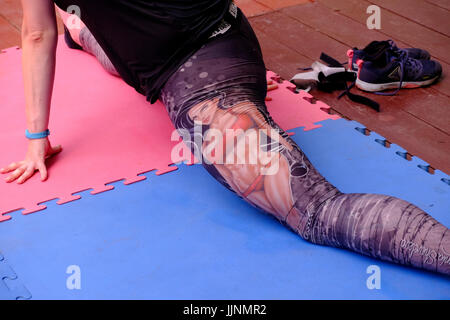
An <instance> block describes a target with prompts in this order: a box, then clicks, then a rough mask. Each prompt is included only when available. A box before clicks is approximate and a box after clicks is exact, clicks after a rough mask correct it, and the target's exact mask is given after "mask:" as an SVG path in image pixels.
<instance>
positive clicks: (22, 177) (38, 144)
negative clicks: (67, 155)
mask: <svg viewBox="0 0 450 320" xmlns="http://www.w3.org/2000/svg"><path fill="white" fill-rule="evenodd" d="M61 150H62V148H61V146H60V145H59V146H56V147H52V146H51V144H50V141H49V140H48V138H44V139H36V140H30V141H29V143H28V151H27V154H26V156H25V160H23V161H20V162H13V163H11V164H10V165H9V166H7V167H6V168H1V169H0V173H9V172H12V173H11V174H10V175H9V176H8V177H7V178H5V181H6V182H8V183H10V182H13V181H15V180H17V183H19V184H22V183H24V182H25V181H27V180H28V179H29V178H31V177H32V176H33V175H34V173H35V171H36V170H39V172H40V174H41V181H45V180H46V179H47V177H48V174H47V168H46V166H45V160H46V159H48V158H49V157H51V156H53V155H55V154H57V153H59V152H61Z"/></svg>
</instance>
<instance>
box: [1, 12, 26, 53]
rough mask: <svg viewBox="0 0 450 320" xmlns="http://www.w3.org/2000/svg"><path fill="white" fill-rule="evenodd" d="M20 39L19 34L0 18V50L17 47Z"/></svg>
mask: <svg viewBox="0 0 450 320" xmlns="http://www.w3.org/2000/svg"><path fill="white" fill-rule="evenodd" d="M20 38H21V37H20V32H19V31H18V30H17V29H15V28H14V27H13V26H12V25H11V24H10V23H9V22H8V21H7V20H6V19H5V18H3V17H2V16H0V49H6V48H9V47H13V46H17V45H19V44H20Z"/></svg>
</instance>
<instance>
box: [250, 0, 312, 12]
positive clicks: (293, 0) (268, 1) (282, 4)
mask: <svg viewBox="0 0 450 320" xmlns="http://www.w3.org/2000/svg"><path fill="white" fill-rule="evenodd" d="M255 1H256V2H259V3H260V4H263V5H265V6H266V7H269V8H272V9H273V10H278V9H281V8H286V7H290V6H295V5H298V4H303V3H308V2H314V0H282V1H280V0H255Z"/></svg>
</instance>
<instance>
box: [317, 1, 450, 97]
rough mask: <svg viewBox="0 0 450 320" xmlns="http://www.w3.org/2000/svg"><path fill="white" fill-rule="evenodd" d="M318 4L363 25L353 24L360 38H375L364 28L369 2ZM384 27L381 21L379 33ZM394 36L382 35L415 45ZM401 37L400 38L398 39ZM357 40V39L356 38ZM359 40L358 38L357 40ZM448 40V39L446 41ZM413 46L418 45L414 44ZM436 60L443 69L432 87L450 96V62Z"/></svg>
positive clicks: (409, 45) (403, 46)
mask: <svg viewBox="0 0 450 320" xmlns="http://www.w3.org/2000/svg"><path fill="white" fill-rule="evenodd" d="M319 2H320V4H322V5H325V6H326V7H328V8H330V9H332V10H334V11H335V12H336V13H338V14H340V15H344V16H346V17H348V18H350V19H353V20H355V21H357V22H359V23H360V24H362V25H363V27H359V28H358V27H357V26H355V25H354V26H353V27H354V28H356V29H355V30H356V32H357V33H359V34H361V36H362V38H364V36H366V37H367V39H370V40H377V39H374V38H371V36H372V35H373V33H374V32H376V31H374V32H367V31H369V30H367V28H365V27H364V26H365V25H366V19H367V14H365V10H366V8H367V6H368V5H369V2H367V1H363V0H319ZM385 31H386V30H385V28H383V22H382V29H381V30H380V31H379V32H380V34H384V32H385ZM396 36H401V35H400V34H398V35H396ZM396 36H393V35H388V34H386V35H385V36H384V39H389V38H390V39H393V40H394V41H395V42H396V43H397V45H398V46H399V47H401V48H408V47H414V46H415V45H411V44H407V43H405V42H404V41H401V40H404V39H403V38H396ZM342 37H344V38H348V36H346V35H345V34H342V35H341V39H342ZM400 39H401V40H400ZM356 40H358V39H356ZM359 41H360V40H359ZM447 42H450V41H447ZM367 43H368V40H366V42H365V43H363V44H356V45H354V46H357V47H364V46H365V44H367ZM415 47H420V46H415ZM422 48H424V49H427V50H429V51H430V52H431V54H433V51H434V47H431V46H424V47H422ZM446 56H447V60H449V57H450V52H447V53H446ZM433 58H434V59H436V57H433ZM436 60H437V61H439V62H440V63H441V65H442V69H443V77H442V79H441V81H439V82H438V83H437V84H435V85H434V86H433V88H434V89H435V90H437V91H439V92H441V93H442V94H445V95H446V96H450V81H447V80H446V79H447V75H448V74H450V64H449V63H447V62H445V61H443V60H442V59H436Z"/></svg>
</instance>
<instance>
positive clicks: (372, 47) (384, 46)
mask: <svg viewBox="0 0 450 320" xmlns="http://www.w3.org/2000/svg"><path fill="white" fill-rule="evenodd" d="M386 51H390V52H392V53H393V54H397V55H398V54H400V53H401V52H406V54H407V55H408V57H410V58H413V59H418V60H430V58H431V56H430V53H429V52H428V51H426V50H423V49H419V48H405V49H399V48H398V47H397V45H396V44H395V42H394V41H392V40H386V41H372V42H371V43H369V44H368V45H367V46H366V47H365V48H364V49H362V50H360V49H358V48H353V49H350V50H348V51H347V57H348V69H349V71H354V72H358V60H364V61H365V60H371V61H373V60H378V59H382V60H383V61H385V62H386V63H388V62H389V56H388V55H386V54H385V52H386Z"/></svg>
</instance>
